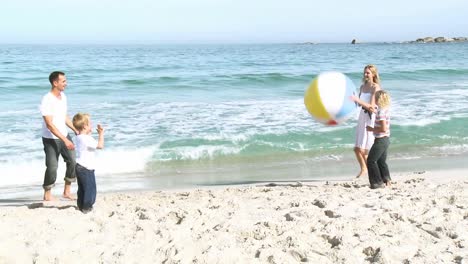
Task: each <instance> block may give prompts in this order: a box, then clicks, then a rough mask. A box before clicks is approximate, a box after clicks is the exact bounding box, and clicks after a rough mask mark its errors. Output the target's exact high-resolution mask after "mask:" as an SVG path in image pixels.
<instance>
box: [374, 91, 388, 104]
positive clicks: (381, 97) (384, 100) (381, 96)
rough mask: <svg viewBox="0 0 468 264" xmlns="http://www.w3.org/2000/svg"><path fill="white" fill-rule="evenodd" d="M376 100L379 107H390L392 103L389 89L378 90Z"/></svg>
mask: <svg viewBox="0 0 468 264" xmlns="http://www.w3.org/2000/svg"><path fill="white" fill-rule="evenodd" d="M375 102H376V104H377V105H378V106H379V108H387V107H389V106H390V103H391V99H390V94H389V93H388V92H387V91H384V90H378V91H377V92H375Z"/></svg>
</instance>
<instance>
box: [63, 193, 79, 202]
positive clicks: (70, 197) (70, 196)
mask: <svg viewBox="0 0 468 264" xmlns="http://www.w3.org/2000/svg"><path fill="white" fill-rule="evenodd" d="M62 197H63V198H65V199H68V200H72V201H74V200H76V197H75V196H74V195H72V194H71V193H64V194H63V195H62Z"/></svg>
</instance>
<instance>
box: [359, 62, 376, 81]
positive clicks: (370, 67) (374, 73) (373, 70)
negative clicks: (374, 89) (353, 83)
mask: <svg viewBox="0 0 468 264" xmlns="http://www.w3.org/2000/svg"><path fill="white" fill-rule="evenodd" d="M367 69H369V70H370V71H371V72H372V75H373V78H372V81H373V82H374V83H376V84H380V77H379V71H378V70H377V67H376V66H375V65H374V64H369V65H366V67H364V71H365V70H367ZM362 82H363V83H365V82H366V79H365V78H364V77H363V78H362Z"/></svg>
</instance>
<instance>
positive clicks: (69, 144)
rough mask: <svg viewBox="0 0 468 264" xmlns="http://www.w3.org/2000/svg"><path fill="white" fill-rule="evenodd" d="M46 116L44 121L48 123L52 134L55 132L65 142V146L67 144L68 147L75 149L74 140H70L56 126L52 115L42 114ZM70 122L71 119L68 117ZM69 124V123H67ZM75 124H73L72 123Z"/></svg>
mask: <svg viewBox="0 0 468 264" xmlns="http://www.w3.org/2000/svg"><path fill="white" fill-rule="evenodd" d="M42 117H43V118H44V122H45V123H46V126H47V128H48V129H49V130H50V132H51V133H52V134H54V135H55V136H56V137H58V138H59V139H60V140H62V141H63V142H64V143H65V146H67V149H70V150H72V149H75V145H73V142H71V141H70V140H68V138H67V137H66V136H64V135H62V133H60V131H59V130H58V129H57V127H55V125H54V123H53V122H52V118H53V117H52V116H42ZM68 122H69V119H68V117H67V123H68ZM67 125H68V124H67ZM72 126H73V124H72Z"/></svg>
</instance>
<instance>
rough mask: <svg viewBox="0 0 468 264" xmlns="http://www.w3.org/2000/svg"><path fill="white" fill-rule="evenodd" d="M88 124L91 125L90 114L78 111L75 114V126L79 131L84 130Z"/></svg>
mask: <svg viewBox="0 0 468 264" xmlns="http://www.w3.org/2000/svg"><path fill="white" fill-rule="evenodd" d="M86 125H89V114H87V113H78V114H76V115H75V116H73V126H74V127H75V128H76V129H78V131H82V130H83V129H84V126H86Z"/></svg>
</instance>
